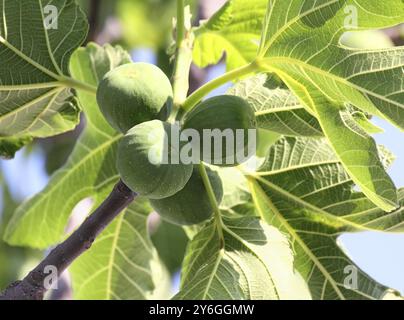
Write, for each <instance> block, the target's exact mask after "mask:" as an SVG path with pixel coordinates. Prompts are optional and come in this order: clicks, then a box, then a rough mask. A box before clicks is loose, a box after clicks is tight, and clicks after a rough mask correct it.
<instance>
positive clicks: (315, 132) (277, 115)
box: [228, 74, 323, 137]
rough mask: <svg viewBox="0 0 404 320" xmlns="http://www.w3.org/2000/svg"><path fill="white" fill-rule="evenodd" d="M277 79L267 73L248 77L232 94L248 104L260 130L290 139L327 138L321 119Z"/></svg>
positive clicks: (230, 91) (230, 92) (229, 92)
mask: <svg viewBox="0 0 404 320" xmlns="http://www.w3.org/2000/svg"><path fill="white" fill-rule="evenodd" d="M273 78H274V77H273V76H267V75H265V74H260V75H258V76H254V77H252V78H248V79H246V80H243V81H240V82H238V83H237V84H236V85H235V86H234V87H233V88H231V89H230V90H229V91H228V94H231V95H236V96H239V97H241V98H244V99H245V100H247V101H248V103H249V104H250V105H251V106H252V107H253V108H254V110H255V115H256V117H257V125H258V127H259V128H263V129H267V130H271V131H275V132H278V133H280V134H282V135H287V136H313V137H316V136H317V137H321V136H323V132H322V130H321V127H320V124H319V123H318V121H317V119H316V118H315V117H313V116H312V115H311V114H310V113H308V112H307V111H306V110H305V108H304V106H303V105H302V104H301V103H300V101H299V100H298V99H297V98H296V96H294V95H293V93H292V92H291V91H290V90H289V89H287V88H284V87H282V86H281V85H279V84H278V83H276V81H274V79H273Z"/></svg>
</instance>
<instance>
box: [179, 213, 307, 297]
mask: <svg viewBox="0 0 404 320" xmlns="http://www.w3.org/2000/svg"><path fill="white" fill-rule="evenodd" d="M175 298H176V299H192V300H194V299H212V300H215V299H220V300H235V299H237V300H240V299H241V300H246V299H248V300H259V299H271V300H275V299H276V300H277V299H310V294H309V293H308V291H307V287H306V285H305V284H304V282H303V281H302V279H301V277H300V275H299V274H297V273H295V271H294V267H293V254H292V250H291V248H290V246H289V242H288V239H287V238H286V237H285V236H284V235H283V234H282V233H281V232H279V231H278V230H277V229H276V228H274V227H272V226H267V225H265V224H263V223H261V222H260V220H259V219H257V218H241V219H227V218H225V219H224V224H223V238H222V237H221V235H220V233H219V232H218V229H217V225H216V224H215V223H211V224H208V225H207V226H206V227H205V228H204V229H203V230H202V231H200V232H199V233H198V234H197V235H196V236H195V237H194V238H193V239H192V241H191V243H190V245H189V247H188V253H187V256H186V258H185V261H184V267H183V274H182V285H181V290H180V293H179V294H178V295H177V296H176V297H175Z"/></svg>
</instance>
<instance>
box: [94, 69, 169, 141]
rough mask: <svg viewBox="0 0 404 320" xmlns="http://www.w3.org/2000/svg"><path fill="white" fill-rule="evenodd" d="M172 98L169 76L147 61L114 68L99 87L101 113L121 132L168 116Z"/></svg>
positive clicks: (98, 98)
mask: <svg viewBox="0 0 404 320" xmlns="http://www.w3.org/2000/svg"><path fill="white" fill-rule="evenodd" d="M172 98H173V90H172V87H171V83H170V80H169V79H168V78H167V76H166V75H165V74H164V72H163V71H161V70H160V69H159V68H158V67H156V66H154V65H152V64H147V63H129V64H125V65H122V66H119V67H117V68H116V69H113V70H111V71H110V72H108V73H107V74H106V75H105V77H104V78H103V80H102V81H101V82H100V84H99V86H98V90H97V102H98V105H99V107H100V110H101V112H102V114H103V115H104V117H105V118H106V119H107V121H108V122H109V123H110V125H111V126H112V127H114V128H115V129H116V130H117V131H119V132H122V133H126V132H127V131H128V130H129V129H131V128H132V127H134V126H136V125H138V124H140V123H142V122H146V121H151V120H163V121H164V120H166V119H167V117H168V116H169V113H170V109H171V101H172Z"/></svg>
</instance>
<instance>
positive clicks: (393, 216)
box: [249, 138, 404, 299]
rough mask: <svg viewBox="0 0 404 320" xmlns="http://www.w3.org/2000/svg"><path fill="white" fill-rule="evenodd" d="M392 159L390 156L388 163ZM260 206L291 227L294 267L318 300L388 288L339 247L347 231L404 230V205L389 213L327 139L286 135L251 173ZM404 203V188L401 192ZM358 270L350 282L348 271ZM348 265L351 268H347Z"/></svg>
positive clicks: (373, 294) (375, 295) (367, 295)
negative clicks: (359, 188)
mask: <svg viewBox="0 0 404 320" xmlns="http://www.w3.org/2000/svg"><path fill="white" fill-rule="evenodd" d="M390 160H391V158H390V155H387V157H386V163H388V162H389V161H390ZM249 182H250V188H251V192H252V196H253V199H254V202H255V206H256V209H257V211H258V212H259V213H260V215H261V216H262V218H263V219H265V221H267V223H269V224H271V225H274V226H276V227H278V228H279V229H280V230H281V231H284V232H287V233H288V234H289V236H290V239H291V240H292V243H293V248H294V250H295V253H296V256H295V266H296V268H297V270H298V271H299V272H300V273H301V274H302V275H303V277H304V278H305V280H306V281H307V282H308V284H309V287H310V291H311V294H312V296H313V298H314V299H380V298H382V297H383V296H384V294H385V293H386V291H387V290H388V288H387V287H385V286H383V285H381V284H379V283H377V282H376V281H374V280H373V279H371V278H370V277H369V276H368V275H366V274H365V273H364V272H363V271H361V270H360V269H359V268H358V267H357V266H356V265H355V264H354V262H352V261H351V260H350V259H349V257H348V256H347V255H346V254H345V253H344V252H343V250H342V249H341V248H340V247H339V246H338V242H337V238H338V236H339V235H340V234H342V233H344V232H358V231H397V232H398V231H400V232H402V231H404V228H403V223H404V208H403V207H402V208H401V209H400V210H397V211H395V212H392V213H389V214H388V213H385V212H383V210H381V209H379V208H378V207H376V206H375V205H374V204H373V203H372V202H371V201H369V200H368V199H367V198H366V197H365V196H364V194H362V193H360V192H356V191H354V183H353V181H352V179H351V178H350V176H349V175H348V174H347V172H346V171H345V170H344V167H343V165H342V164H341V163H340V162H339V158H338V157H337V156H336V154H335V153H333V152H332V149H331V148H330V146H329V145H328V144H327V141H326V140H325V139H309V138H282V139H281V140H279V142H278V143H277V144H275V145H274V146H272V147H271V149H270V151H269V155H268V160H267V163H266V165H264V166H263V168H262V169H261V170H260V171H258V172H257V173H256V174H253V175H250V177H249ZM399 199H400V204H401V205H403V204H404V190H400V192H399ZM351 267H352V268H354V270H356V271H357V274H356V275H357V281H356V282H355V285H356V287H347V286H346V283H345V280H346V279H347V276H348V275H347V274H346V270H350V269H349V268H351ZM347 268H348V269H347Z"/></svg>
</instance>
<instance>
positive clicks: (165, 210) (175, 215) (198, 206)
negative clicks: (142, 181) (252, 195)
mask: <svg viewBox="0 0 404 320" xmlns="http://www.w3.org/2000/svg"><path fill="white" fill-rule="evenodd" d="M206 169H207V174H208V177H209V180H210V183H211V185H212V188H213V190H214V192H215V196H216V200H217V201H218V203H220V202H221V200H222V198H223V185H222V181H221V180H220V177H219V175H218V174H217V173H216V172H215V171H212V170H210V169H209V168H206ZM150 204H151V205H152V207H153V208H154V210H156V212H157V213H159V214H160V216H161V217H162V218H163V219H164V220H166V221H168V222H171V223H173V224H177V225H194V224H198V223H201V222H203V221H205V220H207V219H209V218H210V217H211V216H212V214H213V208H212V206H211V204H210V201H209V197H208V194H207V192H206V188H205V185H204V183H203V180H202V177H201V175H200V173H199V170H198V168H197V167H195V168H194V171H193V174H192V176H191V178H190V179H189V181H188V183H187V184H186V185H185V187H184V188H183V189H182V190H181V191H179V192H178V193H176V194H175V195H173V196H171V197H168V198H165V199H161V200H151V201H150Z"/></svg>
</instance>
